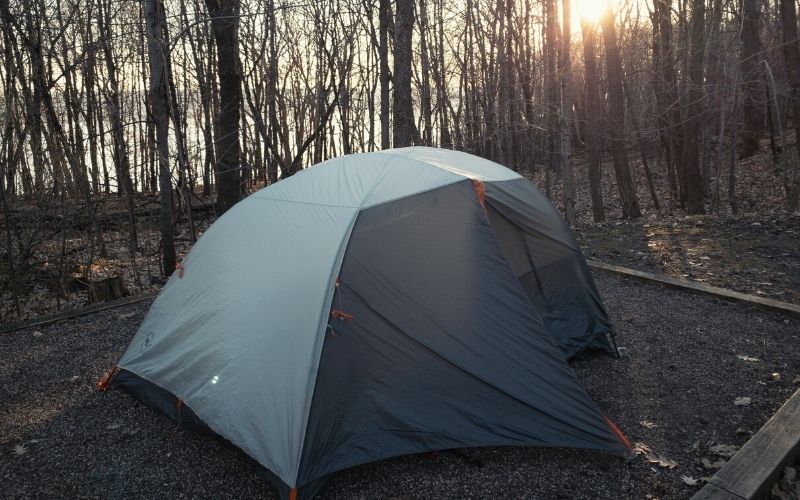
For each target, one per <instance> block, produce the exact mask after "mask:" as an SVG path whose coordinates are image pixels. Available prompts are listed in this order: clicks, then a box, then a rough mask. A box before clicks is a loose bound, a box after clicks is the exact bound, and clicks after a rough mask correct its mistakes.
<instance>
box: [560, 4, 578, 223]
mask: <svg viewBox="0 0 800 500" xmlns="http://www.w3.org/2000/svg"><path fill="white" fill-rule="evenodd" d="M570 4H571V1H570V0H562V1H561V11H562V13H563V20H562V24H561V26H562V28H561V58H560V59H561V61H560V64H559V70H560V71H559V80H560V83H561V119H560V124H561V181H562V182H563V184H564V215H565V216H566V219H567V223H569V224H570V225H571V226H575V225H576V224H577V220H576V218H575V181H574V179H573V174H572V96H571V93H570V90H571V89H570V78H571V77H572V66H571V64H570V48H571V47H570V43H571V40H572V37H571V33H570V31H571V19H572V17H571V15H572V9H571V5H570Z"/></svg>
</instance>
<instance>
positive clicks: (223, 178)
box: [206, 0, 242, 214]
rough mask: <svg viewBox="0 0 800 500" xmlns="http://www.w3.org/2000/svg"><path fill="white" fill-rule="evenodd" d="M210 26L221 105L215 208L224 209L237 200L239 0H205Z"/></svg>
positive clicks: (239, 84)
mask: <svg viewBox="0 0 800 500" xmlns="http://www.w3.org/2000/svg"><path fill="white" fill-rule="evenodd" d="M206 6H207V7H208V12H209V14H210V15H211V29H212V31H213V32H214V40H215V41H216V42H217V72H218V77H219V95H220V109H219V114H218V116H217V140H216V143H217V151H218V154H217V165H216V171H217V204H216V206H217V212H218V213H219V214H223V213H225V212H226V211H227V210H228V209H229V208H231V207H232V206H233V205H235V204H236V202H238V201H239V195H240V187H239V184H240V172H239V170H240V164H239V163H240V145H239V121H240V110H241V108H242V76H241V66H240V64H239V7H240V0H206Z"/></svg>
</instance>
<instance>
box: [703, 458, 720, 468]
mask: <svg viewBox="0 0 800 500" xmlns="http://www.w3.org/2000/svg"><path fill="white" fill-rule="evenodd" d="M701 462H702V463H703V467H705V468H706V469H719V468H721V467H722V466H723V465H725V461H724V460H717V461H715V462H712V461H711V460H709V459H707V458H704V459H702V460H701Z"/></svg>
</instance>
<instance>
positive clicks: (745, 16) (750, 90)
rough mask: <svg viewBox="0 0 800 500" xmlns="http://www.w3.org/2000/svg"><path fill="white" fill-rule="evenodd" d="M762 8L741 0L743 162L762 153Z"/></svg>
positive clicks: (753, 1) (755, 1) (753, 0)
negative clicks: (760, 145)
mask: <svg viewBox="0 0 800 500" xmlns="http://www.w3.org/2000/svg"><path fill="white" fill-rule="evenodd" d="M761 4H762V2H761V1H759V0H742V29H741V34H742V50H741V53H740V60H741V65H742V79H743V82H742V86H743V89H742V99H743V103H744V128H743V129H742V130H741V137H742V149H741V155H742V158H748V157H750V156H752V155H753V154H755V152H756V151H758V149H759V144H758V140H759V138H760V137H761V134H762V133H763V131H764V105H763V102H762V101H763V99H762V96H763V95H764V92H763V89H762V84H763V81H764V75H763V72H762V69H761V60H762V59H763V58H764V57H765V56H764V54H763V50H764V47H763V46H762V44H761V37H760V36H759V31H760V29H761V23H760V21H761Z"/></svg>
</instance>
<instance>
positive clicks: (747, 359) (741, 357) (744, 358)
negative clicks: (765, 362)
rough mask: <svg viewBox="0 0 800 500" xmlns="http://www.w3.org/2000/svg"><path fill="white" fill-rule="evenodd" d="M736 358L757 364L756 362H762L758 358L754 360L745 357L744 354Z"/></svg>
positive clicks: (750, 357)
mask: <svg viewBox="0 0 800 500" xmlns="http://www.w3.org/2000/svg"><path fill="white" fill-rule="evenodd" d="M736 357H737V358H739V359H741V360H742V361H750V362H752V363H755V362H756V361H761V360H760V359H758V358H754V357H752V356H745V355H744V354H737V355H736Z"/></svg>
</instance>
